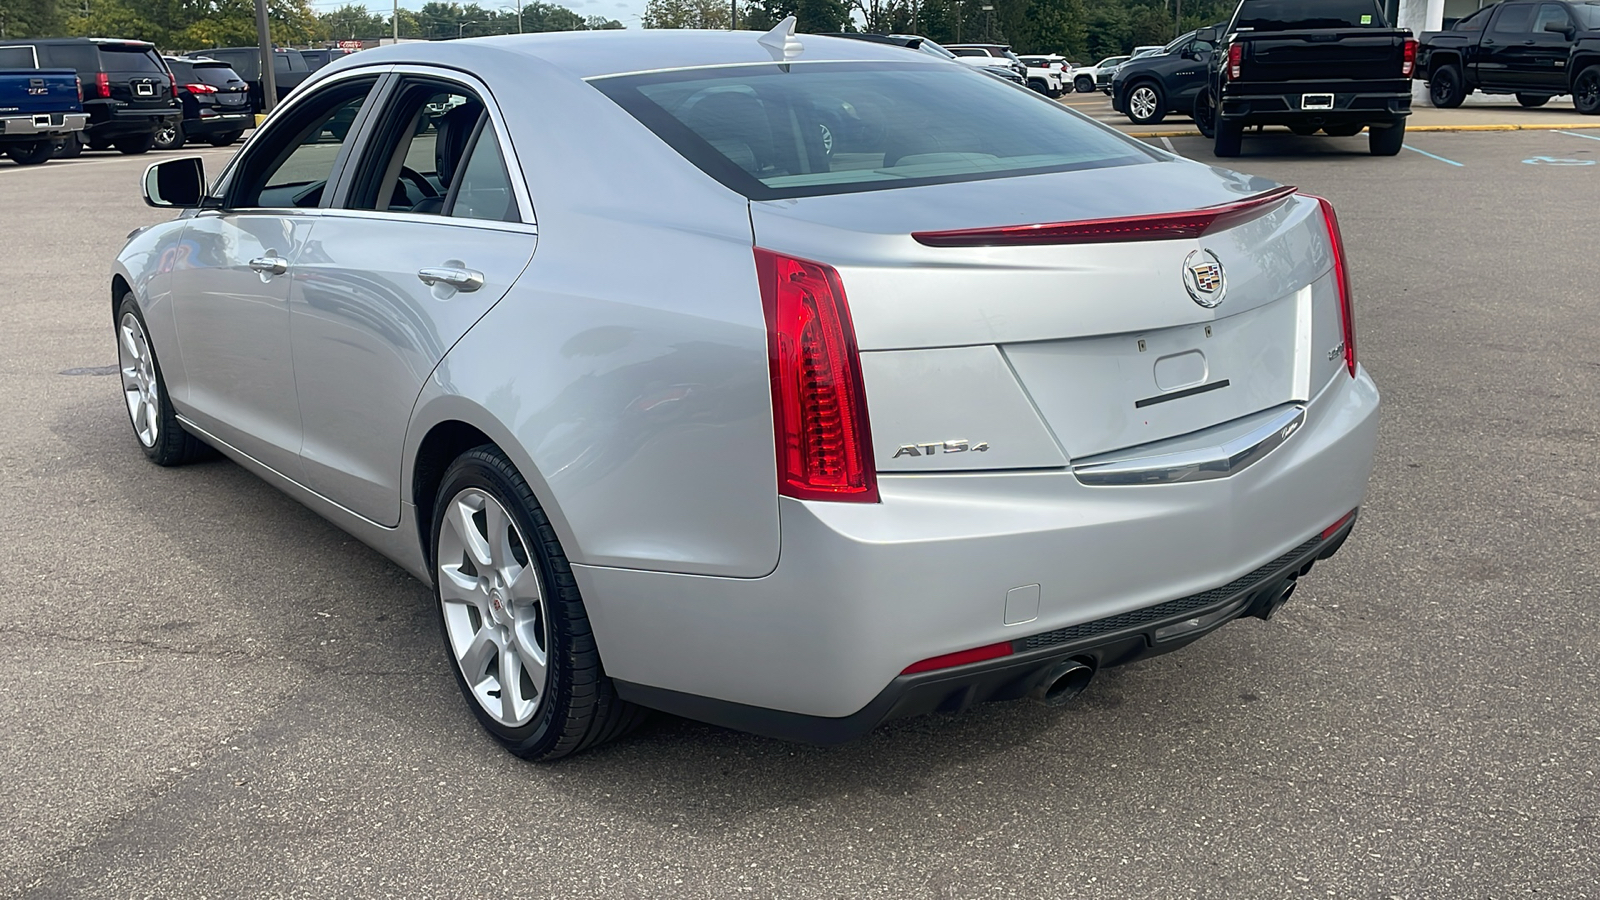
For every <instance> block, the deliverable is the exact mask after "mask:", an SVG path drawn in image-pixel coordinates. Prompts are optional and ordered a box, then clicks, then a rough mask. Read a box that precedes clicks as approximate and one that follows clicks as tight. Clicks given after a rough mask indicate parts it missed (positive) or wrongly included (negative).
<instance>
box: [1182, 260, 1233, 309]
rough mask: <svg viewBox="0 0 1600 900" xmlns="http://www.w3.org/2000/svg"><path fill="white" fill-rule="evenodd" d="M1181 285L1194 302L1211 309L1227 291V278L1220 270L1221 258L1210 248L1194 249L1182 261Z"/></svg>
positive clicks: (1220, 300)
mask: <svg viewBox="0 0 1600 900" xmlns="http://www.w3.org/2000/svg"><path fill="white" fill-rule="evenodd" d="M1183 286H1184V288H1185V289H1187V290H1188V291H1189V296H1190V298H1192V299H1193V300H1194V302H1196V303H1198V304H1200V305H1201V306H1204V307H1205V308H1206V309H1211V308H1213V307H1215V306H1217V305H1218V304H1220V303H1221V302H1222V295H1223V294H1225V293H1227V291H1228V279H1227V276H1225V275H1224V274H1223V272H1222V260H1220V259H1217V255H1216V254H1215V253H1212V252H1211V251H1210V250H1196V251H1194V252H1193V253H1190V254H1189V256H1188V258H1187V259H1185V260H1184V261H1183Z"/></svg>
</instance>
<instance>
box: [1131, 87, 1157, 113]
mask: <svg viewBox="0 0 1600 900" xmlns="http://www.w3.org/2000/svg"><path fill="white" fill-rule="evenodd" d="M1128 109H1129V110H1130V111H1131V112H1132V113H1133V117H1134V118H1135V119H1139V120H1141V121H1143V120H1145V119H1148V118H1150V117H1151V116H1154V115H1155V114H1156V92H1155V91H1153V90H1151V89H1150V88H1148V87H1142V86H1141V87H1137V88H1134V89H1133V94H1132V96H1130V97H1129V98H1128Z"/></svg>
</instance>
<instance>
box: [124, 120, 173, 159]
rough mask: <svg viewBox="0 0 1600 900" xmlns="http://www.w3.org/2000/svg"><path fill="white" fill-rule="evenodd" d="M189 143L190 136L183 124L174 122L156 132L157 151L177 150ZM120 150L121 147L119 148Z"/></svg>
mask: <svg viewBox="0 0 1600 900" xmlns="http://www.w3.org/2000/svg"><path fill="white" fill-rule="evenodd" d="M187 141H188V136H187V135H185V134H184V133H183V123H182V122H172V123H170V124H167V125H163V126H161V128H160V130H159V131H157V132H156V138H155V149H157V150H176V149H178V148H180V147H182V146H183V145H184V144H185V143H186V142H187ZM118 149H119V150H120V149H121V147H118ZM124 152H126V151H124Z"/></svg>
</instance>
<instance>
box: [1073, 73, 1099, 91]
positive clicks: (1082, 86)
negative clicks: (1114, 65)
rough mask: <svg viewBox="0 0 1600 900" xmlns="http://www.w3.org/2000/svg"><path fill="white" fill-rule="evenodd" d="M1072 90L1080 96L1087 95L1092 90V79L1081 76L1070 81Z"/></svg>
mask: <svg viewBox="0 0 1600 900" xmlns="http://www.w3.org/2000/svg"><path fill="white" fill-rule="evenodd" d="M1072 89H1073V90H1075V91H1077V92H1078V93H1080V94H1087V93H1089V92H1090V91H1093V90H1094V79H1093V78H1090V77H1089V76H1087V75H1082V76H1079V77H1077V78H1074V79H1073V80H1072Z"/></svg>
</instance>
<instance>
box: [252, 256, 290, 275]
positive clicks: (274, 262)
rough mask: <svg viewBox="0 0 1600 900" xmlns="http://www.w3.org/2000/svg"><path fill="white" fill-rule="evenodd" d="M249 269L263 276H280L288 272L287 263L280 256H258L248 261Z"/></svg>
mask: <svg viewBox="0 0 1600 900" xmlns="http://www.w3.org/2000/svg"><path fill="white" fill-rule="evenodd" d="M250 268H252V269H255V270H256V271H257V272H260V273H261V274H263V275H282V274H283V273H285V272H287V271H289V261H288V260H287V259H284V258H283V257H281V256H258V257H256V258H255V259H252V260H250Z"/></svg>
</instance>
